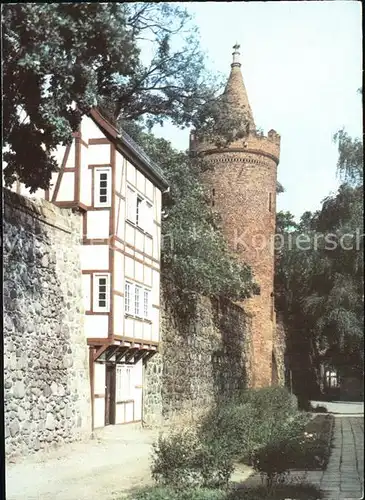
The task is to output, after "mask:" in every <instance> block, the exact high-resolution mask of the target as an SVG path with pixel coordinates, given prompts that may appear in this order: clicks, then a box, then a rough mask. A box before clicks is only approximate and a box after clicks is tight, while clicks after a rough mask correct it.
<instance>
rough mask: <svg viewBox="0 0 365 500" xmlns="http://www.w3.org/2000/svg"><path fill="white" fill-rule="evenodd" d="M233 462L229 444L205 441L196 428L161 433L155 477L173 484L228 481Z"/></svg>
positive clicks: (205, 484) (214, 484) (155, 453)
mask: <svg viewBox="0 0 365 500" xmlns="http://www.w3.org/2000/svg"><path fill="white" fill-rule="evenodd" d="M232 472H233V462H232V459H231V456H230V454H229V453H228V452H227V448H225V447H224V448H221V447H220V446H219V443H217V442H213V441H210V442H207V443H204V442H203V441H202V440H201V439H200V436H199V435H198V433H197V432H196V431H194V430H190V429H188V430H183V431H178V432H175V433H171V434H169V435H168V436H165V437H163V436H160V437H159V439H158V441H157V442H156V443H154V445H153V463H152V477H153V478H154V479H155V480H156V481H157V482H158V483H159V484H161V485H169V486H172V487H174V488H186V487H189V486H199V487H219V486H222V485H227V484H228V481H229V478H230V477H231V474H232Z"/></svg>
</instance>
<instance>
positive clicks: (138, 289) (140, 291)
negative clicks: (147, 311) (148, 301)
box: [134, 285, 143, 318]
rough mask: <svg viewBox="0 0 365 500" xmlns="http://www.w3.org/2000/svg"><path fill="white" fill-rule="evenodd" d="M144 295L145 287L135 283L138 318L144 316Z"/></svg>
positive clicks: (135, 312)
mask: <svg viewBox="0 0 365 500" xmlns="http://www.w3.org/2000/svg"><path fill="white" fill-rule="evenodd" d="M142 297H143V287H141V286H140V285H134V315H135V316H136V317H137V318H141V317H142V311H141V310H142Z"/></svg>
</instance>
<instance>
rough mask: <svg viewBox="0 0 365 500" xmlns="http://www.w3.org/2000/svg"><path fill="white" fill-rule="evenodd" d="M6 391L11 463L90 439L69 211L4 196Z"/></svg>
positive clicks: (76, 223)
mask: <svg viewBox="0 0 365 500" xmlns="http://www.w3.org/2000/svg"><path fill="white" fill-rule="evenodd" d="M3 224H4V245H3V246H4V288H3V294H4V389H5V446H6V455H7V457H8V458H10V459H11V458H15V457H16V456H17V455H22V456H24V455H26V454H29V453H32V452H35V451H38V450H45V449H47V448H48V447H49V446H51V445H57V444H61V443H66V442H71V441H75V440H77V439H79V438H81V437H82V436H83V435H86V434H88V433H89V432H90V422H91V416H90V385H89V370H88V356H87V346H86V341H85V337H84V333H83V325H82V317H83V309H82V290H81V273H80V262H79V248H78V245H79V236H80V234H81V221H80V217H79V215H78V214H74V213H72V211H71V210H65V209H60V208H58V207H55V206H54V205H52V204H50V203H48V202H46V201H31V200H30V199H27V198H24V197H22V196H19V195H17V194H15V193H13V192H11V191H8V190H5V191H4V222H3Z"/></svg>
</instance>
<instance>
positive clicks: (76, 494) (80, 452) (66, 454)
mask: <svg viewBox="0 0 365 500" xmlns="http://www.w3.org/2000/svg"><path fill="white" fill-rule="evenodd" d="M156 436H157V433H156V432H152V431H148V430H145V429H141V428H136V427H133V428H132V427H130V426H110V427H107V428H105V429H102V430H101V431H98V432H97V433H96V438H95V439H93V440H91V441H88V442H85V443H74V444H73V445H67V446H63V447H62V448H60V449H58V450H54V451H52V452H50V453H49V454H47V455H43V456H38V457H37V456H33V457H29V458H25V459H23V460H22V461H21V462H19V463H16V464H8V465H7V467H6V498H7V500H36V499H37V500H86V499H87V500H111V499H116V498H123V497H124V496H125V494H126V492H127V491H128V490H130V489H132V488H134V487H136V486H141V485H145V484H149V483H152V480H151V477H150V469H149V459H150V453H151V444H152V442H153V441H154V439H155V437H156ZM123 493H124V494H123Z"/></svg>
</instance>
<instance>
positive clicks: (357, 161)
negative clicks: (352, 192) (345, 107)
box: [333, 129, 364, 186]
mask: <svg viewBox="0 0 365 500" xmlns="http://www.w3.org/2000/svg"><path fill="white" fill-rule="evenodd" d="M333 140H334V141H335V142H336V143H337V144H338V153H339V157H338V161H337V172H338V174H339V175H340V177H341V178H342V180H344V181H346V182H348V183H350V184H351V185H355V186H358V185H361V184H363V175H364V171H363V167H364V165H363V158H364V157H363V142H362V141H361V140H360V139H359V138H355V139H353V138H352V137H350V136H349V135H348V134H347V132H346V131H345V130H343V129H342V130H339V131H338V132H336V134H335V135H334V137H333Z"/></svg>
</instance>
